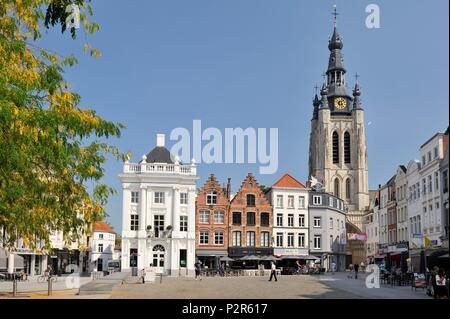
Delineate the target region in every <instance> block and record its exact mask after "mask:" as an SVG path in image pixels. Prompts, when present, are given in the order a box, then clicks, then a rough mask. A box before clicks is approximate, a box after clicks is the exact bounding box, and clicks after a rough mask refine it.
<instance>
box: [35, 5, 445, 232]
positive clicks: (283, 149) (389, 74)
mask: <svg viewBox="0 0 450 319" xmlns="http://www.w3.org/2000/svg"><path fill="white" fill-rule="evenodd" d="M372 3H373V4H377V5H378V6H379V8H380V10H381V11H380V19H381V20H380V22H381V25H380V28H378V29H368V28H367V27H366V24H365V21H366V17H367V16H368V15H369V13H366V7H367V6H368V5H369V4H372ZM333 4H336V5H337V10H338V12H339V16H338V22H337V23H338V30H339V32H340V33H341V35H342V37H343V41H344V48H343V53H344V59H345V66H346V69H347V76H346V79H347V82H348V83H349V87H350V88H352V87H353V85H354V82H355V78H354V74H355V73H358V74H359V75H360V77H359V82H360V85H361V91H362V96H361V98H362V104H363V108H364V109H365V122H366V135H367V136H366V138H367V141H366V142H367V147H368V155H369V184H370V185H369V186H370V188H371V189H375V188H377V186H378V184H384V183H385V182H386V181H387V180H388V179H389V178H390V177H391V176H392V175H394V174H395V172H396V168H397V166H398V165H400V164H405V165H406V164H407V163H408V162H409V160H411V159H415V158H419V147H420V145H422V144H423V143H424V142H425V141H426V140H427V139H428V138H429V137H431V136H432V135H433V134H435V133H436V132H438V131H441V132H443V131H445V130H446V128H447V126H448V124H449V122H448V116H449V108H448V105H449V90H448V87H449V83H448V82H449V76H448V75H449V74H448V69H449V46H448V44H449V43H448V38H449V34H448V22H449V17H448V9H449V8H448V6H449V3H448V1H447V0H431V1H421V0H396V1H388V0H377V1H375V0H371V1H364V0H352V1H349V0H346V1H344V0H336V1H333V0H321V1H317V0H281V1H280V0H278V1H275V0H246V1H242V0H133V1H119V0H94V1H93V2H92V6H93V9H94V17H93V19H94V20H95V21H96V22H97V23H99V25H100V31H99V32H97V33H96V34H95V35H94V36H93V37H90V38H89V41H90V42H91V43H92V44H93V46H94V47H96V48H98V49H99V50H100V51H101V52H102V56H101V57H100V58H98V59H95V58H92V57H90V56H84V55H83V43H84V42H83V41H84V36H79V37H78V39H76V40H72V39H71V38H70V36H69V34H68V33H65V34H61V33H60V30H59V29H53V30H49V31H46V32H44V38H43V39H42V40H41V41H40V43H39V44H40V45H41V46H43V47H45V48H47V49H51V50H53V51H56V52H58V53H60V54H71V53H73V54H75V55H76V56H77V58H78V60H79V64H78V65H77V66H75V67H73V68H71V69H68V70H66V73H65V77H66V79H67V80H68V81H69V82H70V83H71V84H72V86H73V89H74V90H75V91H76V92H78V93H80V94H81V96H82V102H81V107H84V108H92V109H95V110H96V111H97V112H98V114H100V115H101V116H102V117H104V118H106V119H108V120H111V121H114V122H120V123H123V124H124V125H125V126H126V128H125V129H124V130H123V133H122V136H121V138H120V139H111V143H113V144H115V145H117V146H119V147H120V148H121V150H122V151H124V152H128V151H131V152H132V153H133V154H134V155H133V158H132V160H131V161H132V162H137V161H139V160H140V158H141V156H142V155H143V154H146V153H148V152H149V151H150V150H151V149H152V148H153V147H154V146H155V143H156V134H157V133H164V134H166V145H167V146H168V147H169V148H170V147H171V146H172V145H173V143H174V142H172V141H170V140H169V138H168V136H169V135H170V132H171V131H172V130H173V129H174V128H177V127H184V128H187V129H188V130H192V125H193V120H196V119H199V120H201V121H202V127H203V128H207V127H216V128H218V129H219V130H221V131H222V132H224V129H225V128H237V127H241V128H244V129H245V128H248V127H253V128H267V129H268V128H278V135H279V136H278V144H279V146H278V147H279V153H278V154H279V155H278V157H279V158H278V163H279V165H278V171H277V172H276V173H274V174H271V175H260V174H258V170H259V164H200V165H198V174H199V176H200V180H199V182H198V184H197V187H201V185H203V183H204V182H205V180H206V178H207V177H208V175H209V174H211V173H214V174H215V175H216V176H217V177H218V179H219V180H220V181H221V182H226V179H227V177H231V185H232V191H233V192H236V191H237V190H238V188H239V186H240V185H241V182H242V180H243V179H244V178H245V176H246V175H247V173H249V172H253V173H254V174H255V175H256V178H257V180H258V182H259V183H261V184H264V185H268V186H269V185H272V184H273V183H274V182H275V181H276V180H278V179H279V178H280V177H281V176H282V175H283V174H284V173H289V174H291V175H292V176H294V177H295V178H297V179H298V180H300V181H302V182H305V181H306V180H307V179H308V176H307V175H308V150H309V134H310V126H311V116H312V99H313V97H314V93H315V89H314V86H315V85H316V84H317V85H319V86H320V84H321V82H322V81H323V79H322V76H321V75H322V73H323V72H324V71H325V70H326V67H327V63H328V55H329V51H328V48H327V45H328V39H329V37H330V35H331V32H332V28H333V17H332V10H333ZM122 166H123V163H121V162H117V161H115V160H110V161H108V162H107V164H106V165H105V169H106V174H105V178H104V180H103V181H104V182H105V183H107V184H108V185H110V186H112V187H114V188H115V189H116V190H117V191H118V195H117V196H114V197H112V198H111V199H110V201H109V203H108V204H107V206H106V208H107V213H108V215H109V216H108V217H107V221H108V222H110V223H111V224H112V226H113V227H114V228H115V230H116V231H117V232H121V222H122V219H121V215H122V211H121V210H122V204H121V201H122V196H121V185H120V181H119V178H118V174H120V173H121V171H122Z"/></svg>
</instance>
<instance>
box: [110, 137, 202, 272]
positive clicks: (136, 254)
mask: <svg viewBox="0 0 450 319" xmlns="http://www.w3.org/2000/svg"><path fill="white" fill-rule="evenodd" d="M119 177H120V180H121V182H122V188H123V209H122V270H127V269H130V268H131V267H138V269H144V268H145V267H149V266H151V265H152V266H154V267H156V271H157V272H158V273H164V274H167V275H171V276H178V275H181V276H183V275H192V274H193V273H194V263H195V190H196V182H197V180H198V179H199V177H198V176H197V174H196V165H195V161H194V160H192V163H191V164H188V165H184V164H181V163H180V162H179V159H178V158H175V159H172V156H171V154H170V152H169V150H167V149H166V148H165V136H164V135H163V134H158V135H157V141H156V147H155V148H154V149H153V150H152V151H151V152H150V153H148V154H147V155H146V156H145V155H144V156H142V160H141V162H139V163H137V164H132V163H129V162H128V161H127V162H125V164H124V167H123V173H122V174H120V176H119Z"/></svg>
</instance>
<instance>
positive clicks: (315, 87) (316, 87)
mask: <svg viewBox="0 0 450 319" xmlns="http://www.w3.org/2000/svg"><path fill="white" fill-rule="evenodd" d="M314 89H316V95H317V90H318V89H319V86H318V85H317V83H316V85H315V86H314Z"/></svg>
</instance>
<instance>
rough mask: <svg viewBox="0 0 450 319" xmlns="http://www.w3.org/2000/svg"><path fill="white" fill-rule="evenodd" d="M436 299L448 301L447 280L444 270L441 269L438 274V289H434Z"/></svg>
mask: <svg viewBox="0 0 450 319" xmlns="http://www.w3.org/2000/svg"><path fill="white" fill-rule="evenodd" d="M434 299H448V291H447V279H446V278H445V272H444V269H442V268H441V269H439V271H438V273H437V274H436V287H435V289H434Z"/></svg>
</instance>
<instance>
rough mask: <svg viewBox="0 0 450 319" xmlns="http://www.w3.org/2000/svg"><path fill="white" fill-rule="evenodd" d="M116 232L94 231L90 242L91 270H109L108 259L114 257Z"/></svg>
mask: <svg viewBox="0 0 450 319" xmlns="http://www.w3.org/2000/svg"><path fill="white" fill-rule="evenodd" d="M115 242H116V234H114V233H112V232H105V231H94V233H93V235H92V237H91V242H90V245H89V246H90V271H106V270H108V261H110V260H113V259H114V256H113V254H114V245H115Z"/></svg>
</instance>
